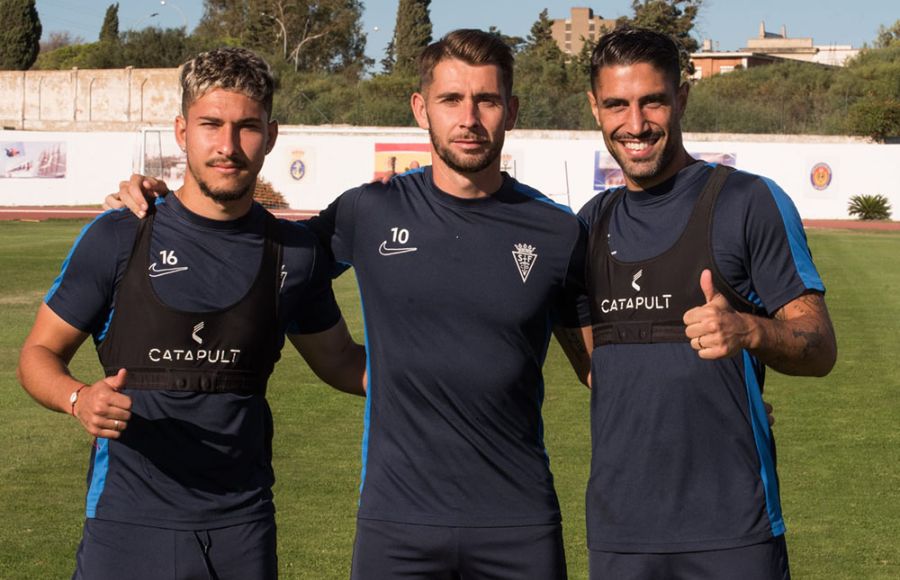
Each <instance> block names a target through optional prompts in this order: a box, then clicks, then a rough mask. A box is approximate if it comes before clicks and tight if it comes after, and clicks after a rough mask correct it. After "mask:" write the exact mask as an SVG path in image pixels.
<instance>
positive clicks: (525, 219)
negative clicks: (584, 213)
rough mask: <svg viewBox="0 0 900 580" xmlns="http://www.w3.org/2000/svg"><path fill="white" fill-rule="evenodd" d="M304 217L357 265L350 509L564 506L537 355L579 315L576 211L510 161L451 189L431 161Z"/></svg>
mask: <svg viewBox="0 0 900 580" xmlns="http://www.w3.org/2000/svg"><path fill="white" fill-rule="evenodd" d="M310 225H311V227H313V229H316V230H317V231H319V232H320V235H321V236H322V237H323V239H324V240H326V241H330V244H331V248H332V250H333V252H334V254H335V257H336V258H337V260H339V261H340V262H343V263H346V264H349V265H351V266H352V267H353V268H354V269H355V272H356V276H357V280H358V283H359V287H360V294H361V297H362V305H363V313H364V318H365V327H366V349H367V352H368V361H369V362H368V365H369V368H368V380H369V382H368V399H367V402H366V415H365V435H364V439H363V473H362V485H361V498H360V507H359V517H360V518H366V519H375V520H386V521H393V522H401V523H412V524H433V525H447V526H506V525H537V524H547V523H553V522H556V521H559V517H560V516H559V505H558V501H557V498H556V493H555V491H554V488H553V477H552V475H551V473H550V467H549V460H548V457H547V454H546V451H545V448H544V442H543V424H542V420H541V405H542V402H543V397H544V382H543V376H542V374H541V367H542V365H543V362H544V358H545V355H546V353H547V346H548V343H549V340H550V335H551V328H552V326H553V325H554V324H561V325H565V326H578V317H577V315H576V313H574V312H573V311H572V308H571V306H572V303H573V300H572V299H571V296H570V294H571V293H576V292H581V291H583V260H584V252H585V230H584V228H583V225H582V224H581V223H580V222H579V220H578V218H577V217H576V216H575V215H574V214H573V213H572V212H571V211H569V210H568V208H564V207H563V206H559V205H557V204H554V203H553V202H551V201H550V200H549V199H548V198H546V197H545V196H543V195H541V194H540V193H538V192H536V191H534V190H532V189H530V188H527V187H525V186H523V185H521V184H519V183H518V182H516V181H515V180H514V179H512V178H510V177H508V176H505V177H504V183H503V186H502V188H501V189H500V190H499V191H498V192H496V193H495V194H493V195H491V196H489V197H485V198H480V199H460V198H457V197H454V196H451V195H449V194H447V193H445V192H443V191H440V190H439V189H438V188H437V187H436V186H435V185H434V181H433V179H432V173H431V168H430V167H427V168H423V169H420V170H414V171H412V172H409V173H406V174H404V175H401V176H398V177H395V178H393V179H392V180H391V181H390V183H389V184H387V185H384V184H380V183H379V184H369V185H365V186H362V187H359V188H357V189H352V190H350V191H348V192H346V193H344V194H343V195H342V196H340V197H339V198H338V199H337V201H336V202H334V203H333V204H332V205H331V206H329V208H328V209H327V210H325V211H324V212H323V213H322V214H321V215H320V217H319V218H316V219H314V220H312V221H311V222H310Z"/></svg>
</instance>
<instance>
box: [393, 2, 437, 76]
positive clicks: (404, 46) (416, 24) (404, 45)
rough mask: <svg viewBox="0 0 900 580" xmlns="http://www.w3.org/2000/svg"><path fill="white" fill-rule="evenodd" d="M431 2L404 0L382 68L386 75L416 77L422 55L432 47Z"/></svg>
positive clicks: (399, 5) (400, 4) (398, 12)
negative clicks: (428, 47) (394, 73)
mask: <svg viewBox="0 0 900 580" xmlns="http://www.w3.org/2000/svg"><path fill="white" fill-rule="evenodd" d="M430 5H431V0H400V3H399V4H398V5H397V22H396V24H395V25H394V36H393V37H392V38H391V41H390V42H389V43H388V46H387V50H386V53H387V54H386V56H385V58H384V60H382V61H381V65H382V67H383V68H384V71H385V72H386V73H392V72H394V71H396V72H399V73H401V74H413V73H414V72H415V71H416V66H417V63H418V59H419V55H420V54H422V51H423V50H425V47H426V46H428V45H429V44H430V43H431V16H430V10H429V7H430Z"/></svg>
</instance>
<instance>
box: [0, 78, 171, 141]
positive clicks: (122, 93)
mask: <svg viewBox="0 0 900 580" xmlns="http://www.w3.org/2000/svg"><path fill="white" fill-rule="evenodd" d="M0 95H2V98H0V125H2V127H3V128H4V129H26V130H33V131H78V130H87V129H92V130H94V131H128V130H137V129H140V128H141V127H143V126H146V125H148V124H152V123H170V122H172V119H174V118H175V115H177V114H178V108H179V105H180V103H181V89H180V87H179V84H178V70H177V69H133V68H131V67H128V68H124V69H110V70H78V69H72V70H67V71H24V72H18V71H2V72H0Z"/></svg>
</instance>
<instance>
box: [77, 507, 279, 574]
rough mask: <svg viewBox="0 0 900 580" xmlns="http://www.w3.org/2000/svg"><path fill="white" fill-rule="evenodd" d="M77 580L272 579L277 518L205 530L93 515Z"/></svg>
mask: <svg viewBox="0 0 900 580" xmlns="http://www.w3.org/2000/svg"><path fill="white" fill-rule="evenodd" d="M75 558H76V566H77V567H76V569H75V574H74V575H73V576H72V578H73V580H107V579H108V580H114V579H115V580H120V579H121V578H128V579H129V580H160V579H166V580H188V579H190V580H195V579H196V580H201V579H202V580H230V579H233V580H247V579H248V578H253V579H254V580H270V579H274V578H277V577H278V560H277V557H276V555H275V519H274V518H266V519H262V520H257V521H255V522H250V523H246V524H239V525H235V526H228V527H226V528H217V529H211V530H200V531H184V530H168V529H162V528H151V527H147V526H137V525H131V524H123V523H120V522H110V521H105V520H97V519H88V520H86V521H85V522H84V535H83V537H82V539H81V545H80V546H78V553H77V554H76V557H75Z"/></svg>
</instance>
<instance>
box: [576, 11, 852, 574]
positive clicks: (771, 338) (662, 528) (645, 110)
mask: <svg viewBox="0 0 900 580" xmlns="http://www.w3.org/2000/svg"><path fill="white" fill-rule="evenodd" d="M591 81H592V91H591V92H590V93H588V98H589V100H590V105H591V109H592V110H593V113H594V117H595V118H596V120H597V123H598V125H599V126H600V128H601V130H602V132H603V139H604V141H605V143H606V147H607V149H608V150H609V152H610V154H611V155H612V156H613V157H614V158H615V159H616V161H618V163H619V165H620V166H621V167H622V171H623V173H624V175H625V181H626V185H625V187H623V188H620V189H616V190H612V191H610V192H608V193H606V194H601V195H600V196H598V197H597V198H595V199H594V200H592V201H591V202H589V203H588V204H587V205H586V206H585V207H584V208H583V209H582V211H581V212H580V215H581V216H582V217H583V218H584V219H585V220H586V221H587V222H588V223H589V225H590V230H591V231H590V242H589V258H588V286H589V295H590V300H591V310H592V323H593V338H594V346H595V349H594V351H593V356H592V359H593V360H592V369H593V372H592V376H593V377H594V381H593V392H592V393H591V397H592V400H591V418H592V425H591V434H592V445H593V454H592V462H591V476H590V482H589V484H588V492H587V518H588V547H589V548H590V566H591V578H594V579H598V580H599V579H601V578H636V579H637V578H640V579H644V578H646V579H651V578H667V579H712V578H729V579H737V580H740V579H747V580H759V579H775V578H778V579H784V578H789V576H790V572H789V569H788V562H787V550H786V546H785V541H784V532H785V526H784V521H783V518H782V514H781V506H780V502H779V494H778V478H777V475H776V472H775V446H774V440H773V436H772V432H771V430H770V429H769V426H768V424H767V421H766V418H765V411H764V408H763V403H762V399H761V396H762V390H763V381H764V375H765V367H766V366H768V367H771V368H773V369H774V370H776V371H779V372H782V373H786V374H791V375H814V376H823V375H825V374H827V373H828V372H829V371H830V370H831V368H832V366H833V365H834V361H835V357H836V345H835V338H834V332H833V329H832V326H831V321H830V319H829V316H828V312H827V309H826V307H825V301H824V297H823V295H824V286H823V284H822V281H821V279H820V278H819V275H818V273H817V272H816V269H815V266H814V265H813V262H812V259H811V256H810V252H809V248H808V247H807V243H806V236H805V234H804V231H803V226H802V224H801V222H800V218H799V216H798V214H797V211H796V209H795V208H794V205H793V203H792V202H791V200H790V198H789V197H788V196H787V195H786V194H785V193H784V191H782V190H781V188H779V187H778V186H777V185H776V184H775V183H773V182H772V181H771V180H769V179H766V178H764V177H759V176H756V175H752V174H749V173H745V172H742V171H732V170H729V169H727V168H725V167H719V166H715V165H713V164H707V163H704V162H701V161H697V160H695V159H692V158H691V156H690V155H689V154H688V153H687V151H686V150H685V148H684V144H683V142H682V134H681V126H680V121H681V117H682V115H683V114H684V111H685V107H686V106H687V100H688V84H687V83H682V82H681V71H680V66H679V50H678V47H677V46H676V44H675V43H674V42H673V41H672V40H671V39H669V38H668V37H666V36H664V35H662V34H659V33H656V32H652V31H649V30H643V29H630V28H625V29H618V30H616V31H614V32H612V33H610V34H607V35H605V36H603V37H602V38H601V40H600V42H599V44H598V45H597V47H596V48H595V50H594V52H593V55H592V63H591ZM648 362H650V363H651V364H648Z"/></svg>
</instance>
